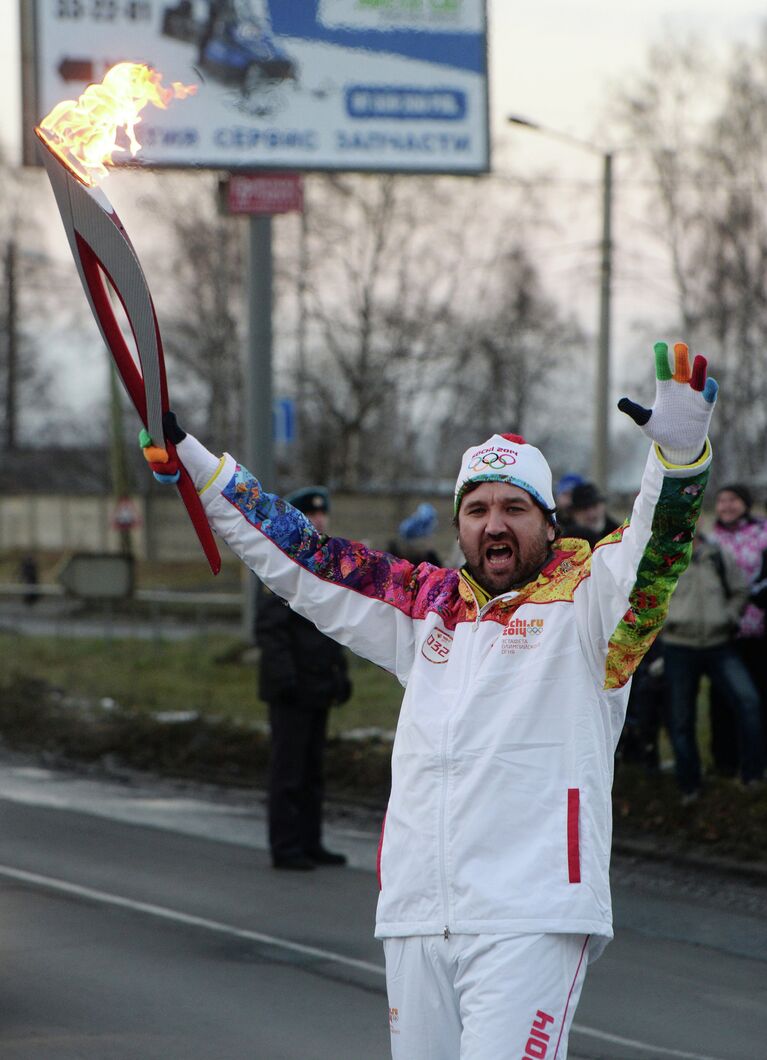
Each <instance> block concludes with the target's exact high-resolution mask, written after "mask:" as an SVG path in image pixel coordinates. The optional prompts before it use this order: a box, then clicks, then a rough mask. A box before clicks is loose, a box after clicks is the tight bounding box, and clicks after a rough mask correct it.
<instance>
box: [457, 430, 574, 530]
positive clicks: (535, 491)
mask: <svg viewBox="0 0 767 1060" xmlns="http://www.w3.org/2000/svg"><path fill="white" fill-rule="evenodd" d="M472 482H507V483H508V484H509V485H510V486H519V488H520V489H523V490H525V491H526V492H527V493H529V494H530V496H531V497H532V498H533V500H536V501H537V502H538V504H540V505H541V506H542V507H543V508H545V509H546V510H547V511H549V510H551V509H552V508H554V494H553V493H552V489H551V468H550V467H549V465H548V464H547V463H546V458H545V457H544V455H543V453H542V452H541V451H540V449H536V448H535V446H534V445H528V443H527V442H526V441H525V439H524V438H520V436H519V435H518V434H494V435H493V437H492V438H488V440H487V441H486V442H483V443H482V445H474V446H472V447H471V449H467V450H466V452H465V453H464V454H463V459H462V460H461V470H460V471H459V473H458V481H457V482H456V484H455V507H454V511H455V513H456V514H457V513H458V509H459V508H460V506H461V498H462V497H463V495H464V493H465V492H466V487H467V486H468V485H469V483H472ZM552 520H553V516H552Z"/></svg>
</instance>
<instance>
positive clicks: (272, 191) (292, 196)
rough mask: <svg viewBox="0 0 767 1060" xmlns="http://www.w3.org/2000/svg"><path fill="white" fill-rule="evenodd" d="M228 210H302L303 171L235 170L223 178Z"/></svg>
mask: <svg viewBox="0 0 767 1060" xmlns="http://www.w3.org/2000/svg"><path fill="white" fill-rule="evenodd" d="M223 202H224V207H225V209H226V210H227V212H228V213H234V214H275V213H293V212H294V211H295V212H298V213H301V212H302V211H303V208H304V189H303V182H302V180H301V174H300V173H232V174H230V176H229V177H228V179H227V180H226V181H224V182H223Z"/></svg>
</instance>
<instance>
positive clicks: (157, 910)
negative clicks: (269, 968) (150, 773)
mask: <svg viewBox="0 0 767 1060" xmlns="http://www.w3.org/2000/svg"><path fill="white" fill-rule="evenodd" d="M0 876H5V877H7V878H8V879H12V880H19V881H20V882H22V883H31V884H33V885H34V886H36V887H44V888H46V889H47V890H50V891H59V892H61V893H64V894H71V895H74V896H75V897H77V898H87V899H89V900H90V901H92V902H100V903H101V904H102V905H112V906H117V907H118V908H120V909H130V910H132V911H133V912H136V913H144V914H146V915H147V916H154V917H158V918H159V919H161V920H170V921H173V922H174V923H176V924H186V925H188V926H190V927H198V928H203V929H204V930H205V931H214V932H216V934H218V935H229V936H230V937H232V938H238V939H245V940H247V941H248V942H260V943H263V944H265V945H267V946H275V947H277V948H279V949H282V950H289V951H290V952H291V953H300V954H301V955H302V956H304V957H316V958H317V959H318V960H321V961H333V962H334V963H335V964H343V965H345V966H346V967H347V968H356V969H358V970H359V971H363V972H373V974H375V975H385V974H386V972H385V970H384V968H383V967H382V966H381V965H380V964H372V963H370V962H369V961H360V960H357V959H356V958H354V957H344V955H343V954H341V953H334V952H333V951H332V950H321V949H318V948H317V947H316V946H304V945H302V944H301V943H300V942H291V941H290V940H289V939H279V938H276V937H275V936H274V935H264V934H262V933H261V932H260V931H248V930H247V929H245V928H237V927H234V926H233V925H232V924H222V923H220V922H219V921H218V920H208V919H207V918H206V917H201V916H192V915H191V914H189V913H182V912H180V910H178V909H168V908H166V907H165V906H162V905H152V904H150V903H149V902H137V901H134V899H132V898H122V897H121V896H120V895H119V894H109V893H108V892H106V891H95V890H93V888H91V887H81V886H80V885H79V884H76V883H68V882H67V881H66V880H58V879H56V878H55V877H52V876H39V875H38V874H37V873H36V872H25V871H24V870H23V869H14V868H11V867H10V866H9V865H0Z"/></svg>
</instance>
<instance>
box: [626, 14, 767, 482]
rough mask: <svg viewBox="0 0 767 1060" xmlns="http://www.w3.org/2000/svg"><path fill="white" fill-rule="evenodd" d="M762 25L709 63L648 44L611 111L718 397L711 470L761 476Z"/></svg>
mask: <svg viewBox="0 0 767 1060" xmlns="http://www.w3.org/2000/svg"><path fill="white" fill-rule="evenodd" d="M766 97H767V32H765V33H764V34H763V35H762V38H761V40H760V41H759V42H758V43H756V44H753V45H740V46H738V47H737V48H735V49H733V50H732V51H731V53H730V55H729V57H728V58H727V60H726V61H725V62H724V63H723V64H721V65H719V66H717V65H716V63H715V62H714V61H713V60H712V59H711V57H710V56H706V55H704V54H703V51H702V48H701V46H700V44H699V42H696V41H693V42H688V43H687V44H680V43H679V42H675V41H669V42H667V43H666V44H665V45H663V46H658V47H656V48H654V49H653V50H652V51H651V53H650V55H649V57H648V62H647V70H646V72H645V74H644V75H643V76H642V77H641V78H640V80H639V81H638V83H636V84H635V85H633V86H631V87H630V88H629V89H627V90H626V91H625V92H624V93H623V95H622V98H621V101H620V108H619V118H620V120H621V121H622V123H623V125H624V127H625V128H626V129H627V130H628V131H629V133H630V135H631V138H632V140H633V142H634V143H635V144H636V145H638V146H640V147H641V148H642V149H643V151H644V155H645V158H646V160H647V164H648V166H649V171H650V173H651V174H652V176H653V178H654V183H653V185H652V193H651V194H652V198H653V200H654V204H655V206H654V213H655V215H656V216H658V217H659V218H660V220H661V225H660V226H659V228H658V232H657V234H658V235H659V237H660V238H661V239H662V240H663V242H664V243H665V245H666V248H667V251H668V253H669V260H670V262H671V266H672V274H673V277H674V280H675V284H676V288H677V293H678V304H679V317H680V320H679V323H680V325H681V327H682V329H683V332H684V333H685V334H686V335H687V336H689V337H690V339H691V340H692V341H693V342H694V343H695V344H696V345H697V346H698V347H699V348H705V349H706V351H707V352H708V353H709V355H710V359H711V361H712V368H713V370H714V373H715V374H716V375H717V377H718V379H719V381H720V383H722V384H723V388H724V389H723V392H724V394H726V401H723V402H722V403H721V404H722V407H721V410H720V413H719V414H718V416H717V426H716V432H717V433H716V438H717V443H718V444H717V448H718V457H719V459H718V467H719V469H720V473H722V474H724V475H726V476H730V475H734V474H739V475H744V476H754V475H759V474H762V475H763V456H762V454H763V452H764V445H765V441H767V437H765V434H766V432H767V415H766V413H765V407H766V405H765V402H766V399H767V375H766V374H765V372H764V370H763V365H764V354H765V350H767V208H766V207H765V201H766V200H765V191H767V113H766V112H765V106H764V101H765V98H766Z"/></svg>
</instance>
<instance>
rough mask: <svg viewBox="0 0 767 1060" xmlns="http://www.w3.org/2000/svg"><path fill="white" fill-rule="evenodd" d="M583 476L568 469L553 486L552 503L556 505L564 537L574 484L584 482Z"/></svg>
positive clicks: (569, 517)
mask: <svg viewBox="0 0 767 1060" xmlns="http://www.w3.org/2000/svg"><path fill="white" fill-rule="evenodd" d="M585 481H586V480H585V478H584V477H583V476H582V475H579V474H577V472H575V471H569V472H568V473H567V474H566V475H563V476H562V478H561V479H560V480H559V481H558V482H557V484H556V486H555V487H554V503H555V504H556V506H557V522H558V523H559V525H560V526H561V528H562V533H563V535H564V536H565V537H566V536H567V530H568V527H569V526H570V522H571V520H572V515H571V507H572V503H573V490H574V489H575V487H576V486H581V485H583V483H584V482H585Z"/></svg>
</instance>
